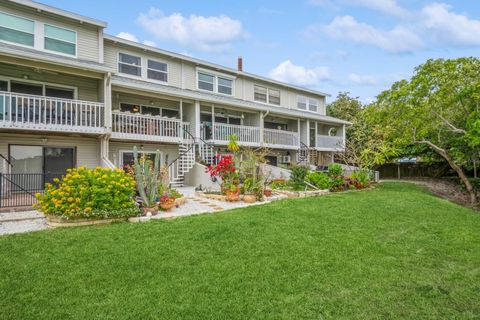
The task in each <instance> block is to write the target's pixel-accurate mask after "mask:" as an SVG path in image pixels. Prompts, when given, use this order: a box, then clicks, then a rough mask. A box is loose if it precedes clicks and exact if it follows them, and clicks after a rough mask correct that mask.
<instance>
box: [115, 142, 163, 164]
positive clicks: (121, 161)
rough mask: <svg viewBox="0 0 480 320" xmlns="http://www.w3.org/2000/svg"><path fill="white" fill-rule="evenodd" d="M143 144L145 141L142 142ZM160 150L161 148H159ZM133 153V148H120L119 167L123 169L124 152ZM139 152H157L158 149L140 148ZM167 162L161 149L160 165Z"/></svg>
mask: <svg viewBox="0 0 480 320" xmlns="http://www.w3.org/2000/svg"><path fill="white" fill-rule="evenodd" d="M142 144H143V143H142ZM159 151H160V150H159ZM127 152H128V153H133V150H127V149H120V150H118V159H119V161H118V168H120V169H123V154H124V153H127ZM138 153H139V154H142V153H143V154H155V153H157V151H156V150H155V151H148V150H147V151H146V150H138ZM164 162H165V159H164V157H163V151H160V165H163V164H164Z"/></svg>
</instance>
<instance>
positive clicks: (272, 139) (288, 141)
mask: <svg viewBox="0 0 480 320" xmlns="http://www.w3.org/2000/svg"><path fill="white" fill-rule="evenodd" d="M263 140H264V142H265V143H266V144H274V145H282V146H294V147H298V145H299V142H298V133H297V132H291V131H285V130H276V129H264V132H263Z"/></svg>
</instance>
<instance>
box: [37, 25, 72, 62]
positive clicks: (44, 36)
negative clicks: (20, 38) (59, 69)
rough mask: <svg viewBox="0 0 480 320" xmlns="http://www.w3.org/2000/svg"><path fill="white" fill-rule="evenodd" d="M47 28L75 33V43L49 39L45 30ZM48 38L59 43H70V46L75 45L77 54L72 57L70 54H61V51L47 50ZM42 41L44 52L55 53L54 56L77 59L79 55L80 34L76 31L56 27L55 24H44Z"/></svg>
mask: <svg viewBox="0 0 480 320" xmlns="http://www.w3.org/2000/svg"><path fill="white" fill-rule="evenodd" d="M47 26H50V27H53V28H57V29H62V30H66V31H70V32H73V33H74V34H75V43H73V42H69V41H65V40H62V39H57V38H52V37H47V36H46V33H45V28H46V27H47ZM46 38H49V39H53V40H57V41H61V42H66V43H70V44H74V45H75V54H74V55H71V54H69V53H64V52H59V51H55V50H50V49H47V48H45V45H46V41H45V39H46ZM42 39H43V50H44V51H46V52H51V53H54V54H59V55H62V56H66V57H74V58H77V55H78V32H77V31H76V30H72V29H68V28H64V27H60V26H57V25H54V24H50V23H43V28H42Z"/></svg>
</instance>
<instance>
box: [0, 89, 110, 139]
mask: <svg viewBox="0 0 480 320" xmlns="http://www.w3.org/2000/svg"><path fill="white" fill-rule="evenodd" d="M0 127H3V128H20V129H33V130H46V131H73V132H103V131H104V105H103V103H100V102H91V101H81V100H71V99H61V98H54V97H46V96H36V95H28V94H21V93H13V92H5V91H0Z"/></svg>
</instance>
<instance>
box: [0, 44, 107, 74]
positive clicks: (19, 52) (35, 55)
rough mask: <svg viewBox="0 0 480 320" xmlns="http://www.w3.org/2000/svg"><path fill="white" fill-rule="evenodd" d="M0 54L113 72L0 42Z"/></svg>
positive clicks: (102, 66)
mask: <svg viewBox="0 0 480 320" xmlns="http://www.w3.org/2000/svg"><path fill="white" fill-rule="evenodd" d="M0 54H2V55H5V56H9V57H14V58H24V59H29V60H36V61H41V62H47V63H54V64H56V65H61V66H67V67H73V68H78V69H82V70H88V71H95V72H100V73H105V72H114V70H113V69H112V68H110V67H107V66H105V65H103V64H100V63H98V62H95V61H90V60H84V59H78V58H70V57H65V56H62V55H57V54H54V53H49V52H44V51H38V50H35V49H31V48H26V47H22V46H16V45H13V44H7V43H4V42H0Z"/></svg>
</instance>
